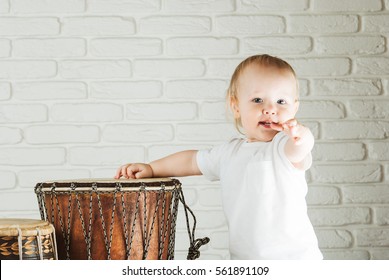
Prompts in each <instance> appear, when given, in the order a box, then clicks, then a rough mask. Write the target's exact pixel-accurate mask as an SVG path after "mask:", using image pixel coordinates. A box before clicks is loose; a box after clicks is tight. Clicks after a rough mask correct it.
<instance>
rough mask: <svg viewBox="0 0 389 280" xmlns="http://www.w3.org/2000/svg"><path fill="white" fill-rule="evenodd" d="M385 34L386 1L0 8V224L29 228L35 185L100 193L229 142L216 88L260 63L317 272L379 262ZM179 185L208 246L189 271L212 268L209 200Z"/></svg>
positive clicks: (206, 187) (213, 195) (190, 183)
mask: <svg viewBox="0 0 389 280" xmlns="http://www.w3.org/2000/svg"><path fill="white" fill-rule="evenodd" d="M388 34H389V1H388V0H341V1H339V0H293V1H291V0H282V1H273V0H213V1H211V0H210V1H195V0H187V1H181V0H140V1H131V0H111V1H105V0H50V1H45V0H0V217H24V218H38V217H39V214H38V205H37V201H36V198H35V194H34V193H33V188H34V186H35V184H36V183H37V182H39V181H46V180H55V179H68V178H88V177H91V178H100V177H112V176H113V174H114V172H115V170H116V168H117V167H118V166H119V165H120V164H122V163H124V162H129V161H149V160H153V159H156V158H159V157H161V156H164V155H166V154H169V153H172V152H176V151H179V150H183V149H197V148H206V147H210V146H212V145H214V144H217V143H220V142H223V141H226V140H227V139H228V138H230V137H231V136H233V135H236V134H237V133H236V131H235V129H234V127H233V125H232V123H231V120H230V119H229V118H226V107H225V104H224V96H225V90H226V88H227V86H228V81H229V78H230V76H231V73H232V71H233V69H234V68H235V66H236V65H237V64H238V63H239V62H240V61H241V60H242V59H243V58H245V57H247V56H249V55H252V54H255V53H270V54H273V55H278V56H281V57H283V58H285V59H287V60H288V61H290V63H291V64H292V65H293V66H294V67H295V69H296V71H297V74H298V76H299V77H300V87H301V92H300V96H301V99H302V102H301V107H300V108H301V110H300V112H299V115H298V116H299V118H300V120H301V121H302V122H303V123H305V124H307V125H308V126H309V127H310V128H311V129H312V131H313V133H314V135H315V138H316V146H315V148H314V151H313V156H314V160H315V161H314V166H313V167H312V169H311V170H310V171H309V172H308V174H307V178H308V181H309V185H310V191H309V193H308V196H307V201H308V204H309V215H310V218H311V219H312V222H313V224H314V226H315V230H316V232H317V235H318V238H319V243H320V247H321V248H322V250H323V253H324V255H325V258H327V259H389V249H388V248H389V175H388V174H389V142H388V138H389V122H388V118H389V113H388V112H389V111H388V109H387V108H388V106H389V56H388V45H387V42H388V40H389V37H388ZM180 180H181V181H182V183H183V185H184V189H185V195H186V200H187V201H188V203H189V205H190V206H191V207H192V209H193V210H194V211H195V214H196V215H197V219H198V232H197V233H198V235H199V236H203V235H207V236H209V237H210V238H211V243H210V244H209V245H207V246H206V248H204V249H203V250H202V258H204V259H225V258H228V236H227V226H226V223H225V219H224V217H223V213H222V207H221V202H220V189H219V185H218V184H217V183H210V182H208V181H206V180H205V179H204V178H201V177H197V178H181V179H180ZM179 215H180V216H179V221H178V224H177V242H176V257H177V258H184V257H185V250H186V248H187V247H188V237H187V236H186V233H185V231H186V228H185V222H184V215H183V212H182V211H181V212H180V214H179Z"/></svg>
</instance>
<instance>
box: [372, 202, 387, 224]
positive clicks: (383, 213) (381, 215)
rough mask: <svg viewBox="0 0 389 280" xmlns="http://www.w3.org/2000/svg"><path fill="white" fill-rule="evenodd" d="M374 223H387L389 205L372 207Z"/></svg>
mask: <svg viewBox="0 0 389 280" xmlns="http://www.w3.org/2000/svg"><path fill="white" fill-rule="evenodd" d="M373 211H374V216H375V217H374V224H376V225H379V226H387V225H389V207H374V208H373Z"/></svg>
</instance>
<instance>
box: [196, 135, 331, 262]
mask: <svg viewBox="0 0 389 280" xmlns="http://www.w3.org/2000/svg"><path fill="white" fill-rule="evenodd" d="M287 140H288V136H287V135H286V134H284V133H283V132H280V133H278V134H277V135H276V136H275V137H274V139H273V140H272V141H271V142H251V143H249V142H247V141H246V140H245V139H233V140H232V141H230V142H229V143H226V144H224V145H221V146H217V147H214V148H212V149H210V150H200V151H198V153H197V164H198V167H199V169H200V171H201V172H202V174H203V175H204V176H205V177H206V178H208V179H210V180H212V181H214V180H220V183H221V185H222V200H223V208H224V212H225V215H226V218H227V222H228V227H229V236H230V241H229V242H230V246H229V247H230V254H231V259H268V260H270V259H322V258H323V257H322V254H321V252H320V250H319V248H318V242H317V238H316V235H315V232H314V230H313V227H312V224H311V222H310V220H309V218H308V215H307V206H306V201H305V196H306V194H307V190H308V188H307V183H306V180H305V172H304V171H301V170H298V169H296V168H295V167H294V166H293V165H292V164H291V163H290V161H289V160H288V159H287V158H286V156H285V152H284V146H285V143H286V141H287Z"/></svg>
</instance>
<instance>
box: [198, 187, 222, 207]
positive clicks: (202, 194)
mask: <svg viewBox="0 0 389 280" xmlns="http://www.w3.org/2000/svg"><path fill="white" fill-rule="evenodd" d="M221 198H222V194H221V188H220V187H212V186H208V187H205V188H202V189H200V190H199V203H200V205H202V206H205V207H219V208H221V207H222V200H221Z"/></svg>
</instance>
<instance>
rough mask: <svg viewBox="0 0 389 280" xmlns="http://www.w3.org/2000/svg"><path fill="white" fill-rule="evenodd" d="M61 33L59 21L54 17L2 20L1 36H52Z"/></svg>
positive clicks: (0, 20)
mask: <svg viewBox="0 0 389 280" xmlns="http://www.w3.org/2000/svg"><path fill="white" fill-rule="evenodd" d="M59 32H60V23H59V20H58V18H54V17H42V18H33V17H3V18H0V36H51V35H57V34H59Z"/></svg>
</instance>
